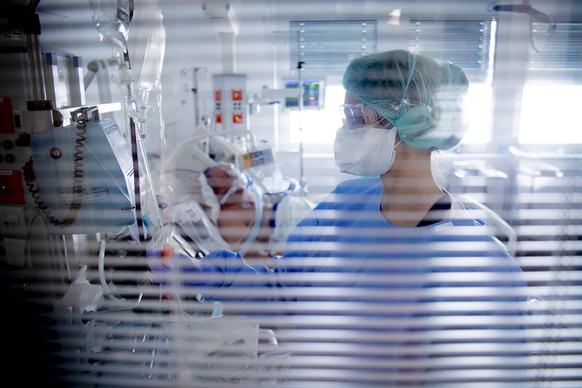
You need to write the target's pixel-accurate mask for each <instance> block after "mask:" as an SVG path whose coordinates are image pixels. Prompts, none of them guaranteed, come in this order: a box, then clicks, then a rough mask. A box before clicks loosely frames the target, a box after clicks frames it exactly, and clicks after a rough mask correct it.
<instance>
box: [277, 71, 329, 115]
mask: <svg viewBox="0 0 582 388" xmlns="http://www.w3.org/2000/svg"><path fill="white" fill-rule="evenodd" d="M283 82H284V86H285V88H286V89H295V88H297V85H298V84H299V80H297V79H290V78H289V79H284V80H283ZM301 83H302V84H303V109H322V108H323V107H324V96H325V81H324V80H323V79H320V78H318V79H314V78H306V79H303V80H301ZM284 108H285V109H286V110H294V109H299V98H294V97H287V98H285V105H284Z"/></svg>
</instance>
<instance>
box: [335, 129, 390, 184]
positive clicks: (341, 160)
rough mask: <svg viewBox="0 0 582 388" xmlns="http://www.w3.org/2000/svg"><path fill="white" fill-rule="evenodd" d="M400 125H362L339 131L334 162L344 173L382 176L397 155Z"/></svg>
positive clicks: (336, 138) (336, 137)
mask: <svg viewBox="0 0 582 388" xmlns="http://www.w3.org/2000/svg"><path fill="white" fill-rule="evenodd" d="M396 133H397V128H396V127H392V128H390V129H388V128H377V127H372V126H362V127H359V128H353V129H347V128H345V127H342V128H340V129H338V130H337V132H336V136H335V143H334V153H335V163H336V165H337V166H338V167H339V168H340V170H341V171H342V172H345V173H348V174H352V175H358V176H364V175H382V174H384V173H386V172H387V171H389V170H390V169H391V168H392V165H393V164H394V159H395V158H396V147H397V146H398V144H400V143H398V144H397V145H396V146H395V145H394V143H395V141H396Z"/></svg>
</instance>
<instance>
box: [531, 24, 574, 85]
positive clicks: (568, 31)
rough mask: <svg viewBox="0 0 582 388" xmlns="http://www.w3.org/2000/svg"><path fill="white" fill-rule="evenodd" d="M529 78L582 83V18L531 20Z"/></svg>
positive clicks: (533, 80) (534, 80) (532, 80)
mask: <svg viewBox="0 0 582 388" xmlns="http://www.w3.org/2000/svg"><path fill="white" fill-rule="evenodd" d="M530 33H531V45H530V49H529V60H528V67H527V71H528V73H527V77H528V82H536V81H546V82H547V81H551V82H553V83H556V82H560V83H573V84H582V69H580V64H581V63H582V49H581V47H582V22H557V23H556V25H555V29H554V30H553V31H551V30H550V29H549V25H548V24H544V23H535V22H534V23H532V24H531V31H530Z"/></svg>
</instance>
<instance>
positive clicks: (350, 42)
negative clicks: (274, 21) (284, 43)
mask: <svg viewBox="0 0 582 388" xmlns="http://www.w3.org/2000/svg"><path fill="white" fill-rule="evenodd" d="M290 31H291V33H290V42H289V46H290V47H289V49H290V60H291V63H290V65H291V70H292V71H294V70H295V69H296V68H297V64H298V62H300V61H301V62H304V63H305V64H304V71H305V72H306V73H310V74H313V73H315V74H322V75H333V76H337V77H339V76H341V75H342V74H343V71H344V70H345V68H346V66H347V64H348V63H349V61H350V60H352V59H353V58H355V57H358V56H361V55H366V54H372V53H374V52H376V34H377V33H376V21H375V20H302V21H291V22H290Z"/></svg>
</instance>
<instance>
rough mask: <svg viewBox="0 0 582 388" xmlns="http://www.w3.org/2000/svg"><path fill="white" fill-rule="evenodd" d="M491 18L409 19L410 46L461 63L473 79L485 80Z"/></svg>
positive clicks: (416, 51)
mask: <svg viewBox="0 0 582 388" xmlns="http://www.w3.org/2000/svg"><path fill="white" fill-rule="evenodd" d="M491 27H492V25H491V21H485V20H470V19H469V20H466V19H465V20H455V19H447V20H435V19H411V20H410V24H409V49H410V50H411V51H413V52H415V53H418V54H425V55H427V56H429V57H431V58H435V59H437V60H443V61H445V60H446V61H451V62H453V63H455V64H457V65H458V66H460V67H461V68H462V69H463V70H465V73H466V74H467V77H468V78H469V80H470V81H472V82H484V81H485V80H486V79H487V77H488V74H489V72H490V67H491V66H492V63H491V61H490V56H489V50H490V49H491V43H490V41H491Z"/></svg>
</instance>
